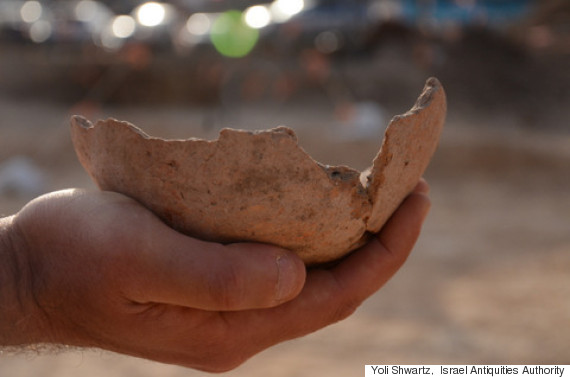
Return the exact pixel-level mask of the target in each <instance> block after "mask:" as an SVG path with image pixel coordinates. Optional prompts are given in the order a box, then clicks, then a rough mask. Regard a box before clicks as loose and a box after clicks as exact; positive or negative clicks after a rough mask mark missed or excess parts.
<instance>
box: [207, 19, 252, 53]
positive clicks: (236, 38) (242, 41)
mask: <svg viewBox="0 0 570 377" xmlns="http://www.w3.org/2000/svg"><path fill="white" fill-rule="evenodd" d="M210 38H211V40H212V43H213V44H214V47H215V48H216V50H217V51H218V52H219V53H220V54H222V55H224V56H227V57H232V58H241V57H243V56H246V55H247V54H249V53H250V52H251V50H253V48H254V47H255V45H256V44H257V41H258V39H259V31H258V30H256V29H254V28H252V27H250V26H248V25H247V24H246V23H245V21H244V17H243V14H242V12H240V11H237V10H230V11H227V12H224V13H222V14H220V16H219V17H218V18H217V19H216V21H215V22H214V24H213V25H212V30H211V34H210Z"/></svg>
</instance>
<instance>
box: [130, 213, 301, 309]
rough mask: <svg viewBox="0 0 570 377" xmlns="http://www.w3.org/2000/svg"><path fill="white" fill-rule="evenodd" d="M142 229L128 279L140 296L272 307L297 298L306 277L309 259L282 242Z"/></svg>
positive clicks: (205, 305) (199, 304)
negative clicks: (216, 239) (208, 238)
mask: <svg viewBox="0 0 570 377" xmlns="http://www.w3.org/2000/svg"><path fill="white" fill-rule="evenodd" d="M138 227H139V228H140V227H141V225H140V224H139V225H138ZM138 234H139V235H142V234H144V236H139V237H141V239H140V240H139V241H138V244H139V245H142V246H140V248H139V250H136V252H135V253H136V255H134V258H133V262H132V264H133V268H134V269H135V271H136V273H133V275H136V276H135V278H134V279H132V276H130V277H129V280H130V281H132V283H128V282H127V286H128V287H129V288H128V295H129V296H130V297H129V298H130V299H131V300H132V301H134V302H138V303H143V304H148V303H164V304H173V305H178V306H185V307H192V308H197V309H205V310H225V311H227V310H243V309H254V308H266V307H272V306H275V305H279V304H281V303H283V302H285V301H288V300H290V299H292V298H293V297H295V296H296V295H297V294H298V293H299V292H300V291H301V289H302V287H303V284H304V282H305V266H304V264H303V262H302V261H301V260H300V259H299V258H298V257H297V256H296V255H295V254H294V253H292V252H290V251H287V250H284V249H281V248H277V247H274V246H269V245H262V244H252V243H241V244H233V245H228V246H224V245H220V244H217V243H210V242H203V241H200V240H197V239H194V238H191V237H187V236H184V235H182V234H180V233H178V232H176V231H174V230H172V229H170V228H168V227H166V226H164V225H162V224H160V225H157V224H151V225H150V226H147V229H146V231H144V230H143V231H142V232H141V231H139V232H138Z"/></svg>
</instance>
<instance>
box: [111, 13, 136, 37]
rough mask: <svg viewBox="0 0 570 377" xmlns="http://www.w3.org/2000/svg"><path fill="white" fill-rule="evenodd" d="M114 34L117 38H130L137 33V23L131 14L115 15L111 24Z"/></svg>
mask: <svg viewBox="0 0 570 377" xmlns="http://www.w3.org/2000/svg"><path fill="white" fill-rule="evenodd" d="M111 29H112V30H113V35H114V36H115V37H117V38H122V39H124V38H129V37H130V36H132V35H133V34H134V33H135V29H136V23H135V20H134V19H133V18H132V17H131V16H126V15H121V16H117V17H115V19H114V20H113V23H112V24H111Z"/></svg>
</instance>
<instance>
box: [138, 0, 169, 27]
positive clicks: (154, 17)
mask: <svg viewBox="0 0 570 377" xmlns="http://www.w3.org/2000/svg"><path fill="white" fill-rule="evenodd" d="M165 17H166V9H165V7H164V5H163V4H160V3H156V2H149V3H144V4H143V5H141V6H140V7H139V8H138V10H137V20H138V21H139V23H140V24H141V25H143V26H148V27H153V26H158V25H160V24H161V23H162V22H163V21H164V19H165Z"/></svg>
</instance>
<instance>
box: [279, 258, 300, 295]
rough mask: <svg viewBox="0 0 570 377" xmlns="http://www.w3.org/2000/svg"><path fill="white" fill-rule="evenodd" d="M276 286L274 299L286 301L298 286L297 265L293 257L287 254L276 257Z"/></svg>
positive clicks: (294, 293) (295, 291)
mask: <svg viewBox="0 0 570 377" xmlns="http://www.w3.org/2000/svg"><path fill="white" fill-rule="evenodd" d="M276 263H277V274H278V275H277V287H276V292H275V300H276V301H277V302H283V301H287V300H289V299H291V298H293V297H294V296H295V295H296V293H297V290H298V287H299V272H298V271H299V266H297V263H296V262H295V261H294V260H293V258H291V257H289V256H287V255H280V256H278V257H277V260H276Z"/></svg>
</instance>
